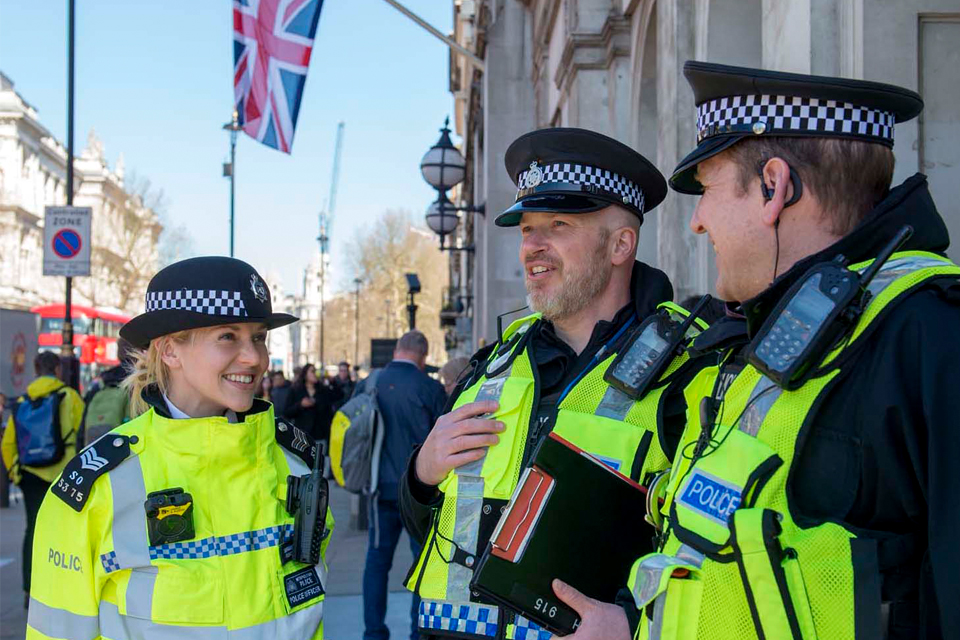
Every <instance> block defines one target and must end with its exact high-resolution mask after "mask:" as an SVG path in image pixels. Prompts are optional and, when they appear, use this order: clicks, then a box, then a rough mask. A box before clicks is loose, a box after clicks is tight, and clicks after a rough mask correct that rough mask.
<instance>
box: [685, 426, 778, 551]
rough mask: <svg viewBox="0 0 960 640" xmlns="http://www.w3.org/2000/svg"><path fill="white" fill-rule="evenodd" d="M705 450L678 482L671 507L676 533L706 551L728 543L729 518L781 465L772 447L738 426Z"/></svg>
mask: <svg viewBox="0 0 960 640" xmlns="http://www.w3.org/2000/svg"><path fill="white" fill-rule="evenodd" d="M723 438H724V441H723V442H722V443H721V444H719V445H717V446H716V448H715V449H713V450H712V451H710V450H708V451H707V453H705V454H704V455H703V456H702V457H700V459H699V460H697V462H696V464H695V465H694V466H693V467H692V468H691V469H690V470H689V472H688V473H687V474H686V476H685V477H684V478H683V479H682V480H681V481H680V487H679V489H678V491H677V492H676V494H675V496H674V499H673V502H672V504H671V506H670V511H671V514H670V518H671V520H672V521H673V524H674V530H675V531H676V535H677V538H678V539H680V540H681V541H682V542H684V543H686V544H689V545H691V546H693V547H694V548H696V549H699V550H701V551H703V552H706V553H712V554H717V553H720V551H721V550H722V549H724V548H726V547H727V546H728V545H729V543H730V520H731V518H732V516H733V515H734V514H735V513H736V512H737V511H738V510H740V509H741V508H750V507H751V506H753V504H754V503H755V502H756V500H757V497H758V496H759V494H760V492H761V491H762V489H763V487H764V485H765V484H766V482H767V480H769V479H770V476H772V475H773V472H774V471H776V470H777V468H779V467H780V465H781V464H783V461H782V460H781V459H780V456H778V455H777V454H776V453H775V452H774V450H773V449H772V448H770V446H769V445H767V444H766V443H764V442H761V441H760V440H758V439H756V438H754V437H753V436H750V435H748V434H746V433H744V432H742V431H740V430H739V429H736V428H732V431H730V432H729V433H728V434H727V435H726V436H723Z"/></svg>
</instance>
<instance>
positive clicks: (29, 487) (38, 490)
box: [2, 351, 83, 607]
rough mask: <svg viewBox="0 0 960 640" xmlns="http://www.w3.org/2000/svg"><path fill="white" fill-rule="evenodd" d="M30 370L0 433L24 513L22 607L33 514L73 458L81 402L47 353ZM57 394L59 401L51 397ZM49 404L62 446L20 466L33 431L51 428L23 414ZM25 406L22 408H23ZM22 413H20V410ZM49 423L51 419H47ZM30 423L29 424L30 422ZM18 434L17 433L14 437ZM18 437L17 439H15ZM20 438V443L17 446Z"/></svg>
mask: <svg viewBox="0 0 960 640" xmlns="http://www.w3.org/2000/svg"><path fill="white" fill-rule="evenodd" d="M33 369H34V372H35V373H36V375H37V378H36V380H34V381H33V382H31V383H30V385H29V386H28V387H27V394H26V396H23V397H22V398H20V399H19V400H18V402H17V404H16V405H15V406H14V407H13V409H12V410H11V413H12V415H11V416H10V420H9V422H8V423H7V428H6V430H5V431H4V432H3V443H2V450H3V464H4V466H5V467H6V468H7V469H8V470H9V471H8V475H9V477H10V479H11V480H12V481H13V482H14V484H16V485H19V487H20V490H21V491H22V492H23V504H24V507H26V510H27V528H26V531H25V532H24V535H23V566H22V569H23V592H24V596H25V597H24V607H26V605H27V604H28V603H29V601H30V576H31V573H32V572H31V569H32V564H31V552H32V549H33V531H34V527H35V525H36V522H37V512H39V511H40V504H41V502H43V496H44V495H45V494H46V493H47V489H49V488H50V484H51V483H52V482H53V481H54V480H55V479H56V478H57V476H58V475H60V472H61V471H63V467H64V466H66V464H67V462H69V461H70V459H71V458H73V457H74V455H75V454H76V438H77V429H78V428H79V427H80V420H81V419H82V418H83V400H82V399H81V398H80V394H78V393H77V392H76V391H74V390H73V389H72V388H70V387H68V386H66V385H65V384H63V382H61V381H60V379H59V376H60V358H59V357H58V356H57V354H55V353H52V352H50V351H44V352H43V353H38V354H37V357H36V358H34V360H33ZM56 394H59V398H57V397H55V395H56ZM48 401H49V402H52V406H54V407H57V413H56V416H57V418H58V420H59V423H60V424H59V427H60V429H59V435H60V438H61V440H62V442H63V447H62V449H60V450H59V452H58V453H54V454H53V455H52V456H49V457H47V458H46V459H45V460H42V461H38V462H36V463H35V466H34V465H28V464H21V463H20V458H21V456H22V455H24V454H32V455H35V454H33V452H32V451H25V449H24V445H25V444H26V437H27V436H33V437H32V438H31V441H33V440H34V438H35V437H36V435H37V434H38V431H37V428H39V429H41V430H43V429H46V430H48V431H49V430H51V429H53V428H55V427H56V425H55V424H52V425H51V424H47V425H37V424H33V425H30V424H27V423H26V420H25V418H26V414H27V413H28V412H29V410H30V409H31V408H32V407H36V409H38V410H39V409H40V403H44V404H45V403H46V402H48ZM25 404H26V406H25ZM21 407H23V408H24V409H25V411H24V413H23V414H21V413H20V408H21ZM51 419H52V418H51ZM31 422H32V421H31ZM18 432H20V433H19V434H18ZM18 436H19V437H18ZM20 438H23V439H24V442H19V441H18V440H19V439H20Z"/></svg>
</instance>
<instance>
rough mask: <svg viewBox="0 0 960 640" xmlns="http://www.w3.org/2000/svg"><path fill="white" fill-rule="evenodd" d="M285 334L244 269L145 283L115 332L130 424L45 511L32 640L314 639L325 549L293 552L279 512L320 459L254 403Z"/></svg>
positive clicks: (204, 267)
mask: <svg viewBox="0 0 960 640" xmlns="http://www.w3.org/2000/svg"><path fill="white" fill-rule="evenodd" d="M295 321H296V318H295V317H293V316H291V315H288V314H283V313H274V312H273V309H272V306H271V300H270V291H269V289H268V288H267V286H266V283H264V281H263V279H262V278H261V277H260V275H259V274H258V273H257V272H256V270H255V269H254V268H253V267H251V266H250V265H248V264H247V263H245V262H242V261H240V260H235V259H233V258H223V257H202V258H192V259H189V260H184V261H182V262H178V263H176V264H173V265H170V266H168V267H166V268H164V269H163V270H161V271H160V272H159V273H158V274H157V275H156V276H154V277H153V279H152V280H151V281H150V284H149V285H148V287H147V293H146V311H145V312H144V313H142V314H140V315H138V316H137V317H136V318H134V319H133V320H131V321H130V322H128V323H127V324H126V325H124V327H123V328H122V329H121V331H120V334H121V336H122V337H123V338H125V339H127V340H128V341H129V342H131V343H132V344H133V345H134V346H135V347H136V348H138V349H139V350H140V351H139V352H138V353H137V355H136V357H135V364H134V369H133V371H131V373H130V375H129V377H128V378H127V379H126V381H125V383H124V384H125V385H127V387H128V388H129V389H130V391H131V393H132V397H131V404H132V405H133V407H134V410H133V414H134V417H133V419H132V420H130V421H129V422H126V423H124V424H123V425H121V426H119V427H117V428H116V429H114V430H113V431H111V432H109V433H107V434H106V435H105V436H103V437H102V438H100V439H98V440H97V441H95V442H94V443H93V444H91V445H90V446H89V447H87V448H86V449H85V450H84V451H82V452H81V453H80V455H78V456H76V457H75V458H73V460H71V461H70V462H69V463H67V465H66V467H65V469H64V471H63V473H62V474H61V476H60V477H59V478H58V479H57V481H56V483H55V484H54V486H53V488H52V489H51V491H50V495H48V496H47V499H46V500H44V502H43V505H42V507H41V509H40V515H39V519H38V524H37V533H36V541H35V544H34V565H35V567H36V568H37V570H36V573H35V575H34V581H33V584H32V588H31V593H30V596H31V599H30V611H29V617H28V621H27V638H29V639H31V640H32V639H34V638H37V639H39V638H90V639H91V640H93V639H95V638H105V639H110V640H126V639H128V638H129V639H132V638H159V637H164V638H167V637H183V638H197V639H205V638H225V637H235V636H237V637H239V636H242V637H243V638H250V639H252V640H256V639H259V638H262V639H264V640H267V639H273V638H291V639H307V638H311V639H318V638H322V637H323V601H324V592H325V588H326V568H325V565H324V561H323V554H324V553H325V548H326V543H327V541H328V540H329V538H324V540H323V542H321V543H320V547H319V556H317V557H310V556H309V555H306V554H303V553H299V554H298V553H295V549H294V546H293V544H292V542H293V540H294V539H295V538H294V534H295V531H296V527H295V522H298V523H301V520H302V519H301V516H300V515H296V514H298V513H300V512H299V511H298V507H297V506H296V505H295V504H293V503H291V502H290V501H288V500H285V499H284V498H285V497H286V496H287V490H288V485H291V484H292V485H293V486H296V484H295V483H294V481H293V480H291V477H292V476H297V477H302V476H305V475H307V474H309V473H310V470H311V468H312V466H313V462H314V456H316V455H318V453H317V451H316V446H315V443H314V442H313V441H312V439H311V438H310V436H309V435H308V434H305V433H303V432H301V431H299V430H298V429H296V428H295V427H294V426H292V425H289V424H286V423H283V422H282V421H279V420H276V419H275V418H274V411H273V407H272V406H271V405H270V404H269V403H268V402H264V401H262V400H259V399H256V398H254V394H255V392H256V390H257V388H258V387H259V384H260V379H261V377H262V376H263V374H264V372H265V371H266V368H267V364H268V356H267V348H266V336H267V331H268V330H269V329H271V328H275V327H280V326H284V325H287V324H290V323H292V322H295ZM138 414H139V415H138ZM321 468H322V466H321ZM321 504H322V500H320V501H317V503H316V504H313V509H314V512H317V513H325V514H326V518H325V520H324V519H323V518H322V516H321V521H320V523H319V528H320V529H327V530H329V529H331V528H332V527H333V520H332V516H331V515H330V514H329V511H328V510H326V509H323V508H322V507H321V506H320V505H321ZM301 508H302V505H301ZM304 520H305V519H304ZM301 524H302V523H301ZM298 526H299V525H298ZM320 529H311V531H314V530H316V531H318V533H320V534H322V531H321V530H320ZM301 530H302V529H301ZM308 535H309V534H308ZM307 539H308V540H310V538H307ZM301 560H303V561H301Z"/></svg>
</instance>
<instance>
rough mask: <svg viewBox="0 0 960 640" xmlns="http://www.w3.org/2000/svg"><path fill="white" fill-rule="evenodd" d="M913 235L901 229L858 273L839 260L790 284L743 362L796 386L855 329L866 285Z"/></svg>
mask: <svg viewBox="0 0 960 640" xmlns="http://www.w3.org/2000/svg"><path fill="white" fill-rule="evenodd" d="M911 235H913V227H911V226H909V225H906V226H904V227H903V228H902V229H900V231H899V232H898V233H897V235H896V237H894V239H893V240H891V241H890V243H889V244H887V246H885V247H884V248H883V250H882V251H881V252H880V254H879V255H878V256H877V258H876V260H874V261H873V263H872V264H871V265H870V266H869V267H868V268H867V269H866V270H865V271H864V272H863V274H862V275H861V274H859V273H857V272H856V271H851V270H850V269H848V268H847V260H846V258H844V257H843V256H842V255H840V256H837V257H836V258H835V259H834V260H832V261H830V262H824V263H822V264H818V265H816V266H815V267H813V268H812V269H810V271H808V272H807V273H806V274H805V275H804V276H803V278H802V279H801V280H800V281H799V282H797V283H795V284H794V285H793V286H792V287H791V288H790V290H789V291H787V293H786V295H785V296H784V297H783V300H782V301H781V302H780V303H779V304H778V305H777V306H776V308H775V309H774V310H773V312H772V313H771V314H770V316H769V317H768V318H767V321H766V322H764V323H763V326H761V327H760V331H759V332H757V335H756V337H755V338H754V339H753V341H752V342H751V343H750V345H749V347H747V361H748V362H749V363H750V364H751V365H753V366H754V367H755V368H756V369H758V370H759V371H760V372H761V373H763V374H764V375H765V376H767V377H768V378H770V380H772V381H773V382H774V383H775V384H776V385H777V386H779V387H780V388H782V389H786V390H787V391H792V390H794V389H798V388H799V387H801V386H802V385H803V384H804V382H806V381H807V378H809V377H810V375H811V374H812V373H813V371H814V369H815V367H814V366H813V365H815V364H816V363H818V362H820V361H821V360H822V358H823V357H824V356H825V355H826V353H827V352H828V351H829V350H830V349H831V348H833V346H834V345H835V344H837V342H838V341H839V340H840V339H841V338H842V337H843V336H844V335H845V334H846V333H847V332H848V331H849V330H850V329H851V328H852V327H853V326H855V325H856V323H857V320H859V318H860V316H861V314H863V311H864V309H866V306H867V303H869V302H870V292H869V291H868V290H867V285H868V284H870V281H871V280H873V278H874V276H876V275H877V273H878V272H879V271H880V268H881V267H883V265H884V263H886V261H887V260H888V259H889V258H890V256H891V255H893V253H894V252H895V251H896V250H897V249H899V248H900V246H901V245H903V243H904V242H906V241H907V239H908V238H909V237H910V236H911Z"/></svg>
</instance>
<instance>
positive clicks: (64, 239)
mask: <svg viewBox="0 0 960 640" xmlns="http://www.w3.org/2000/svg"><path fill="white" fill-rule="evenodd" d="M45 212H46V213H45V216H44V228H43V275H45V276H68V277H76V276H89V275H90V217H91V213H92V211H91V209H90V207H47V208H46V210H45Z"/></svg>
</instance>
